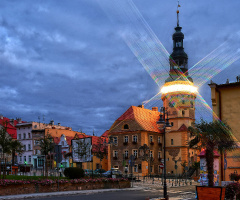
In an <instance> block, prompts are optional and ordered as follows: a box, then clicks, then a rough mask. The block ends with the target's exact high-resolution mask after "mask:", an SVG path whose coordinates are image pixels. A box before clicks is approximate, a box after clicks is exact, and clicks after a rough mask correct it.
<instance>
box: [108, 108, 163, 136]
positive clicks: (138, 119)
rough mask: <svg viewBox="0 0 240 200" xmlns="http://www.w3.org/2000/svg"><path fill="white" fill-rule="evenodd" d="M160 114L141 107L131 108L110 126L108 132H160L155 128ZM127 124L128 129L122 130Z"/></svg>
mask: <svg viewBox="0 0 240 200" xmlns="http://www.w3.org/2000/svg"><path fill="white" fill-rule="evenodd" d="M159 115H160V113H159V112H158V111H152V110H149V109H145V108H142V107H136V106H131V107H130V108H128V110H127V111H126V112H125V113H123V114H122V115H121V116H120V117H119V118H118V119H117V120H116V121H115V122H114V124H113V125H112V127H111V128H110V130H109V132H110V133H113V132H126V131H151V132H160V131H159V129H158V127H157V121H158V120H159ZM125 124H127V125H128V127H129V129H124V125H125Z"/></svg>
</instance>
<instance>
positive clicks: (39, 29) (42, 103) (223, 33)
mask: <svg viewBox="0 0 240 200" xmlns="http://www.w3.org/2000/svg"><path fill="white" fill-rule="evenodd" d="M113 2H114V1H111V0H102V1H101V0H11V1H9V0H1V1H0V69H1V70H0V105H1V107H0V108H1V109H0V113H1V114H2V115H4V116H5V117H8V118H17V117H20V118H22V120H25V121H39V119H38V118H39V117H40V121H41V122H45V123H48V122H49V121H50V120H54V121H55V123H61V125H64V126H70V127H72V128H73V129H74V130H76V131H79V130H82V131H83V132H85V133H86V134H92V132H93V129H94V132H95V134H96V135H101V134H102V133H103V132H104V131H105V130H107V129H109V128H110V127H111V125H112V124H113V122H114V121H115V120H116V119H117V118H118V117H119V116H120V115H121V114H123V113H124V112H125V111H126V109H128V108H129V107H130V106H131V105H135V106H138V105H139V104H142V102H144V101H146V100H148V99H150V98H151V97H153V96H154V95H155V94H157V93H158V92H159V90H160V88H159V86H158V85H157V84H156V83H155V81H154V80H153V79H152V78H151V76H149V74H148V72H147V71H146V70H145V69H144V67H143V66H142V65H141V63H140V62H139V59H138V58H137V57H136V56H135V55H134V53H133V51H132V50H131V49H130V48H129V46H128V44H127V43H126V41H125V40H124V39H123V38H122V37H121V36H122V35H123V34H122V33H123V32H124V31H126V30H123V29H121V27H128V28H129V29H131V27H134V23H133V24H130V23H129V24H127V23H128V18H127V17H126V16H125V14H126V13H125V11H126V12H130V11H129V9H128V8H127V7H124V6H125V5H126V2H128V3H129V2H130V3H131V2H132V5H135V6H136V9H138V10H139V16H140V15H141V16H142V17H143V18H144V19H145V22H146V23H147V24H148V26H149V27H150V28H151V30H152V33H155V35H156V36H157V37H158V39H159V41H161V43H162V44H163V45H164V47H165V48H166V50H167V51H168V52H169V53H171V52H172V44H173V42H172V34H173V33H174V28H175V26H176V24H177V17H176V9H177V0H167V1H166V0H147V1H146V0H132V1H128V0H119V1H118V4H119V5H117V6H116V7H112V6H111V4H113ZM108 3H109V4H108ZM180 5H181V7H180V8H179V10H180V26H182V27H183V29H182V32H183V33H184V35H185V39H184V48H185V52H186V53H187V54H188V57H189V64H188V65H189V68H191V66H194V65H195V64H196V63H198V61H200V60H201V59H203V58H204V57H206V56H207V55H208V54H209V53H210V52H212V51H213V50H215V49H216V48H217V47H218V46H219V45H221V44H223V43H224V42H226V41H227V42H228V44H229V45H232V46H233V48H235V49H236V52H237V51H239V52H240V50H239V49H237V48H236V45H239V47H240V42H239V41H240V40H239V37H240V21H239V9H240V1H239V0H230V1H229V0H200V1H197V0H182V1H180ZM109 6H110V10H109ZM111 8H112V10H111ZM118 8H119V10H116V9H118ZM114 9H115V10H114ZM113 13H118V14H119V15H121V17H122V18H123V19H124V20H123V21H119V20H118V18H117V17H116V16H113V15H114V14H113ZM140 13H141V14H140ZM121 17H119V19H120V18H121ZM124 23H126V24H124ZM138 25H139V24H138V23H136V26H138ZM121 31H122V33H121ZM129 31H130V30H129ZM229 38H230V39H229ZM216 51H218V50H216ZM223 51H224V50H223ZM224 53H226V52H224ZM233 54H234V52H233ZM237 56H239V54H236V56H235V57H234V55H233V59H236V57H237ZM159 59H161V58H159ZM210 64H211V65H213V66H216V65H218V61H213V62H211V63H210ZM239 66H240V60H237V59H236V61H235V62H233V63H232V64H231V65H230V66H228V67H227V68H226V69H224V70H220V71H221V72H220V73H216V72H210V73H212V74H213V75H215V74H216V76H214V77H213V81H214V82H216V83H218V84H223V83H225V82H226V80H227V79H229V81H230V82H235V81H236V76H237V75H240V67H239ZM208 67H209V66H208ZM219 68H221V66H219ZM209 71H211V68H209ZM209 82H210V80H208V81H207V82H206V83H205V84H204V85H203V86H202V87H201V88H200V89H199V92H200V93H201V94H202V96H203V98H204V99H205V100H206V101H207V103H208V104H209V105H211V97H210V88H209V86H208V84H209ZM152 105H153V106H158V107H160V106H162V103H161V101H157V102H156V103H154V104H152ZM152 105H150V104H149V106H150V107H151V106H152ZM150 107H149V108H150ZM200 116H201V114H200ZM43 120H44V121H43Z"/></svg>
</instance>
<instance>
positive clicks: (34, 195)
mask: <svg viewBox="0 0 240 200" xmlns="http://www.w3.org/2000/svg"><path fill="white" fill-rule="evenodd" d="M142 189H143V188H142V187H133V188H124V189H100V190H77V191H64V192H49V193H33V194H19V195H8V196H0V200H5V199H6V200H7V199H9V200H10V199H29V198H38V197H52V196H69V195H77V194H96V193H102V192H115V191H124V190H128V191H131V190H134V191H136V190H142Z"/></svg>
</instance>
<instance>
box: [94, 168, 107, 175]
mask: <svg viewBox="0 0 240 200" xmlns="http://www.w3.org/2000/svg"><path fill="white" fill-rule="evenodd" d="M104 172H106V170H105V169H95V170H94V172H93V173H94V174H96V175H101V174H102V173H104Z"/></svg>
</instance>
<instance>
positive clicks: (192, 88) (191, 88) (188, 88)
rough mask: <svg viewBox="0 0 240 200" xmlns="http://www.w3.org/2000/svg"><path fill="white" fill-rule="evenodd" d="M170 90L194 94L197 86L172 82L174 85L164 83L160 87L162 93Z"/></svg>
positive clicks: (170, 91)
mask: <svg viewBox="0 0 240 200" xmlns="http://www.w3.org/2000/svg"><path fill="white" fill-rule="evenodd" d="M172 92H190V93H194V94H196V93H197V92H198V91H197V87H195V86H193V85H185V84H174V85H166V86H163V87H162V88H161V93H162V94H167V93H172Z"/></svg>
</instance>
